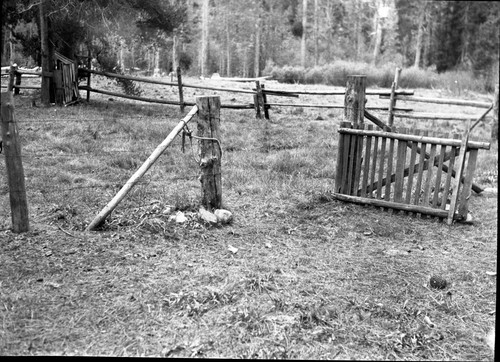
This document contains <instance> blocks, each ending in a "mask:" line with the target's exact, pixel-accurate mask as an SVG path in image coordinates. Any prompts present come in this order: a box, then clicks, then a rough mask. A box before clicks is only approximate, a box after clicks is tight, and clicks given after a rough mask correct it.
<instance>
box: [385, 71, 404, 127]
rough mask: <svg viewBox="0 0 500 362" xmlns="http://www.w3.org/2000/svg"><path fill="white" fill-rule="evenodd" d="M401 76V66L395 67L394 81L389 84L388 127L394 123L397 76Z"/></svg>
mask: <svg viewBox="0 0 500 362" xmlns="http://www.w3.org/2000/svg"><path fill="white" fill-rule="evenodd" d="M400 76H401V68H396V74H395V75H394V82H392V86H391V97H390V101H389V118H388V122H387V123H388V124H389V127H392V125H393V124H394V107H396V93H395V91H396V89H397V88H398V86H399V77H400Z"/></svg>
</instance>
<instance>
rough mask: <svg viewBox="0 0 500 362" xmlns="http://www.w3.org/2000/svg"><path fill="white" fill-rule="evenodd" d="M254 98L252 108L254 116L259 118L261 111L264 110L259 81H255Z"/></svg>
mask: <svg viewBox="0 0 500 362" xmlns="http://www.w3.org/2000/svg"><path fill="white" fill-rule="evenodd" d="M253 99H254V108H255V118H258V119H261V118H262V112H263V111H264V96H263V94H262V88H261V86H260V81H258V80H256V81H255V94H254V96H253Z"/></svg>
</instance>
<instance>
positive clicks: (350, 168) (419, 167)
mask: <svg viewBox="0 0 500 362" xmlns="http://www.w3.org/2000/svg"><path fill="white" fill-rule="evenodd" d="M59 61H60V69H61V74H60V75H61V77H60V78H59V79H61V78H62V80H63V84H62V87H61V84H60V83H59V85H60V87H59V88H58V89H60V90H61V92H60V93H59V99H62V100H63V103H65V104H66V105H69V104H72V103H75V102H76V101H79V100H80V99H81V98H80V95H79V93H78V91H79V90H83V91H87V100H90V92H97V93H102V94H106V95H112V96H116V97H122V98H128V99H134V100H139V101H145V102H153V103H160V104H170V105H179V106H180V107H181V109H184V107H186V106H193V107H198V105H197V102H198V100H197V101H196V102H190V101H185V100H184V99H183V88H187V87H192V88H196V89H207V90H215V91H226V92H238V93H246V94H251V95H252V96H253V100H254V103H248V104H220V102H219V104H218V107H219V108H233V109H252V108H253V109H254V110H255V112H256V113H255V114H256V117H258V118H262V115H263V116H264V118H266V119H269V109H270V108H271V107H277V106H284V107H319V108H339V109H343V110H344V120H348V121H349V124H350V126H349V125H348V124H343V125H342V127H341V129H340V130H339V132H340V134H341V136H340V139H341V141H340V144H339V155H338V163H337V165H338V169H337V175H336V176H337V179H336V185H335V188H336V189H335V191H336V192H335V194H336V196H337V197H338V198H339V199H341V200H344V201H354V202H358V201H359V202H361V203H364V204H373V205H377V206H382V207H387V208H395V209H399V210H405V211H411V212H415V213H420V214H422V213H423V214H429V215H434V216H439V217H444V215H445V213H446V215H447V217H448V222H450V218H451V220H453V219H460V218H463V217H464V213H465V212H466V211H467V202H466V201H457V200H459V199H458V191H459V188H460V182H458V183H457V184H456V185H455V186H454V189H453V190H454V192H453V193H452V194H451V195H452V198H451V199H446V200H445V199H444V196H443V195H441V196H439V192H438V191H436V190H438V189H439V190H441V189H443V188H444V189H445V188H446V185H447V184H446V183H448V184H450V183H451V178H455V179H458V180H460V181H462V183H463V184H464V186H463V188H462V194H463V195H464V196H462V199H463V200H467V199H468V197H466V193H467V191H468V190H469V189H470V188H472V190H474V191H475V192H478V193H479V192H481V191H482V189H481V188H480V187H479V186H477V185H474V183H473V182H472V179H473V173H474V167H475V158H476V157H477V149H479V148H484V149H489V144H488V145H487V146H486V145H485V144H483V145H482V146H481V147H475V143H473V142H472V143H471V142H470V141H469V140H468V135H469V133H470V131H471V129H472V128H473V127H470V121H471V118H472V117H470V116H469V117H462V118H460V119H461V120H468V121H469V125H468V126H467V129H466V132H465V136H464V139H462V141H461V143H460V144H457V142H460V141H458V140H456V139H444V140H442V142H435V140H433V138H435V137H430V138H432V139H428V138H427V137H428V136H426V135H425V134H424V135H422V136H421V135H419V134H418V133H415V134H413V135H411V134H409V135H405V133H403V132H406V131H405V130H402V131H403V132H400V133H396V128H395V127H394V126H393V121H394V117H398V116H400V117H406V118H409V117H408V116H409V115H410V114H411V113H410V112H412V109H409V108H404V107H396V101H398V100H401V101H415V102H429V101H430V102H435V103H445V102H446V100H442V99H428V98H427V99H422V98H418V97H411V96H412V95H413V94H414V91H413V90H401V89H398V88H397V80H398V77H399V70H397V71H396V76H395V81H394V82H393V85H392V87H391V89H390V90H389V91H387V90H367V89H366V87H365V86H364V84H363V81H361V82H360V81H359V80H362V79H363V76H350V77H348V84H347V88H346V90H345V91H343V92H342V91H326V92H321V91H319V92H306V91H296V92H285V91H281V90H277V89H266V88H265V86H264V84H261V83H260V80H256V81H255V88H252V89H236V88H224V87H212V86H203V85H201V86H200V85H193V84H185V83H183V82H182V75H181V72H180V68H178V69H177V80H178V82H177V83H174V82H163V81H159V80H154V79H150V78H141V77H131V76H125V75H121V74H115V73H108V72H100V71H96V70H91V69H87V68H82V67H81V68H78V69H77V72H75V68H73V65H71V64H69V63H70V62H67V59H64V58H59ZM73 64H74V63H73ZM65 65H69V67H67V68H66V70H64V69H65V68H64V67H65ZM19 74H21V75H34V76H40V75H41V74H42V73H41V72H36V71H30V72H25V71H19V69H13V67H11V68H10V69H9V86H8V90H12V91H13V95H15V94H16V91H18V90H19V89H23V88H28V87H25V86H22V85H21V82H20V81H18V79H20V77H19ZM91 74H96V75H102V76H106V77H110V78H122V79H129V80H132V81H137V82H147V83H152V84H158V85H167V86H176V87H178V89H179V101H173V100H163V99H154V98H144V97H136V96H130V95H124V94H120V93H116V92H109V91H106V90H99V89H95V88H92V87H91V80H90V77H91ZM56 77H57V76H56ZM82 77H86V78H87V85H86V86H78V84H77V82H78V80H79V79H81V78H82ZM350 83H351V84H350ZM65 84H69V86H68V87H66V86H65ZM353 84H357V85H355V86H354V87H353V86H352V85H353ZM301 94H304V95H306V94H307V95H318V96H324V95H328V96H329V95H343V96H344V104H304V103H299V104H297V103H273V102H269V101H268V99H267V98H268V97H269V96H279V97H293V98H298V97H299V96H300V95H301ZM11 95H12V93H11ZM366 95H378V96H379V97H381V98H387V99H389V100H390V102H389V103H390V104H389V106H388V107H370V106H366V105H365V96H366ZM4 103H5V102H4V97H3V95H2V129H3V132H2V133H3V135H4V136H3V137H4V140H5V139H6V135H11V134H17V131H9V130H8V127H11V123H12V124H13V123H14V122H13V121H12V120H6V119H7V118H8V117H9V116H8V115H7V113H4V107H3V105H4ZM451 104H455V105H463V106H472V107H480V108H488V111H489V110H491V108H492V107H495V111H494V117H496V118H495V122H496V123H497V122H498V86H497V88H496V94H495V105H494V106H493V105H492V104H489V103H486V102H472V101H456V100H455V101H454V102H452V103H451ZM11 108H12V111H13V107H11ZM193 109H194V108H193ZM193 109H192V110H191V111H193ZM196 109H197V110H198V109H199V108H196ZM371 110H383V111H388V112H389V117H388V124H386V123H384V122H383V121H381V120H380V119H378V118H377V117H376V116H374V115H373V114H371V113H370V111H371ZM488 111H487V112H486V113H488ZM400 112H404V113H400ZM190 113H192V112H190ZM486 113H484V114H483V115H482V116H481V117H479V118H478V119H477V121H476V123H475V124H474V126H475V125H476V124H477V123H478V122H480V121H481V120H483V119H484V117H485V116H486ZM4 114H5V116H4ZM414 116H415V117H418V115H414ZM440 117H441V116H440V115H437V116H436V117H435V119H443V118H440ZM451 117H452V119H458V118H459V117H454V116H451ZM365 118H366V119H368V120H370V121H372V122H373V123H374V124H375V125H376V126H377V127H379V128H381V129H382V130H383V132H382V133H380V132H379V133H377V131H373V130H370V129H367V130H365V129H364V128H359V127H358V125H359V124H362V123H363V122H364V119H365ZM426 118H429V117H428V115H426ZM444 119H449V118H444ZM185 123H187V122H185ZM5 124H8V126H6V125H5ZM385 131H390V132H391V134H390V135H388V134H386V133H387V132H385ZM374 132H375V133H374ZM178 133H179V132H177V133H175V135H177V134H178ZM175 135H174V136H173V137H175ZM410 136H411V137H410ZM492 136H493V132H492ZM7 137H8V136H7ZM412 137H417V138H412ZM419 137H420V138H419ZM365 138H366V143H364V139H365ZM368 139H369V140H368ZM217 141H218V143H219V146H220V140H217ZM395 141H397V150H398V152H396V153H395V154H394V148H393V147H394V142H395ZM7 142H8V143H9V145H12V144H13V143H15V141H14V140H12V139H9V140H8V141H7ZM211 142H212V143H213V140H212V141H211ZM387 143H389V149H388V150H387V152H386V151H385V149H384V148H383V146H382V145H385V144H387ZM363 144H365V147H366V145H368V144H370V147H371V145H372V144H373V145H379V144H380V147H382V148H380V149H379V148H378V146H377V148H376V150H375V148H374V150H373V151H371V148H370V147H368V149H366V148H363ZM427 144H431V145H432V146H431V150H430V153H428V152H427V151H426V145H427ZM403 146H404V147H403ZM438 146H439V147H440V151H439V153H438V156H436V148H437V147H438ZM12 147H13V148H12ZM15 147H16V146H11V147H7V150H6V160H7V159H8V158H10V157H9V155H8V153H9V152H12V151H9V148H10V150H12V149H15ZM159 147H160V146H159ZM446 147H451V150H450V151H449V152H446ZM406 148H411V150H412V151H411V152H410V156H409V157H410V159H409V160H406V159H405V157H406V156H407V154H406ZM403 149H404V150H405V153H403ZM414 149H415V152H416V153H418V154H419V155H420V157H421V158H422V157H423V161H422V162H419V163H418V164H416V163H414V162H415V161H414V160H413V161H412V157H413V156H412V155H414ZM363 150H364V151H363ZM400 150H401V152H399V151H400ZM418 150H420V151H421V152H419V151H418ZM363 152H364V153H363ZM384 153H387V155H384V156H383V157H382V156H381V157H380V158H378V155H379V154H384ZM11 154H12V153H11ZM212 154H215V152H212ZM363 155H364V156H363ZM394 155H395V156H394ZM398 155H401V157H399V158H398V157H397V156H398ZM402 155H404V156H405V157H403V156H402ZM415 155H416V154H415ZM415 155H414V157H416V156H415ZM393 156H394V157H395V158H394V159H393V158H392V157H393ZM456 157H458V158H459V160H458V161H457V162H455V158H456ZM15 159H17V158H15ZM19 159H20V157H19ZM215 159H217V157H215ZM385 159H387V162H386V165H387V166H384V163H383V162H385V161H382V160H385ZM466 159H468V163H467V164H468V166H467V168H466V169H464V167H463V165H464V163H465V160H466ZM363 160H365V163H364V164H363ZM389 160H390V161H389ZM407 161H408V163H407ZM446 161H448V164H447V165H446V164H445V162H446ZM377 162H378V163H379V164H381V165H380V166H379V169H378V170H377V171H375V169H374V167H375V165H376V164H377ZM6 163H8V162H7V161H6ZM436 163H437V165H436ZM455 163H456V165H455V166H457V165H458V167H457V170H454V169H453V166H454V164H455ZM370 164H371V165H372V166H370ZM406 164H408V167H405V165H406ZM339 165H340V166H339ZM389 165H391V166H390V167H389ZM393 165H396V166H395V170H396V171H395V173H392V168H393ZM433 166H436V167H437V168H438V171H437V172H436V176H437V175H439V182H440V181H441V178H442V176H441V175H442V172H443V171H444V172H447V177H446V178H444V182H445V184H444V186H442V185H441V183H439V185H438V181H437V180H436V179H432V177H433ZM384 167H385V169H384ZM13 169H16V170H17V171H15V173H16V175H15V176H14V178H13V179H16V180H18V179H19V180H20V179H22V178H23V176H22V175H20V174H19V171H20V170H21V171H22V164H21V165H20V167H15V166H13V165H10V164H7V171H8V173H11V170H13ZM446 169H448V171H447V170H446ZM365 170H366V172H365ZM369 170H373V172H372V173H371V174H370V173H369ZM415 170H416V171H415ZM450 170H451V171H450ZM146 171H147V168H146ZM424 171H427V175H426V178H425V182H423V181H422V180H423V179H424V176H423V174H424ZM381 172H382V175H383V172H387V173H386V174H385V178H384V177H382V178H376V176H375V173H377V175H378V176H381ZM411 173H413V175H414V176H415V175H416V176H415V177H416V178H417V180H416V182H415V185H419V184H422V183H424V188H423V193H424V197H423V199H421V198H418V200H417V196H416V192H418V193H419V195H420V194H421V193H422V190H420V191H418V190H414V191H413V187H412V182H413V181H408V183H409V185H408V186H407V189H406V194H405V198H404V199H403V198H402V197H403V196H402V192H403V189H402V186H401V182H402V181H401V180H403V179H404V178H405V177H407V178H408V180H410V179H412V177H410V174H411ZM463 173H465V176H464V177H463V176H462V174H463ZM9 177H10V176H9ZM365 179H366V182H367V184H364V182H365ZM431 179H432V180H431ZM9 180H10V178H9ZM360 180H362V181H361V188H359V182H360ZM369 181H370V182H369ZM9 182H10V181H9ZM12 182H14V183H13V184H18V183H16V181H12ZM368 182H369V183H368ZM393 183H394V184H395V188H394V190H393V191H391V184H393ZM127 184H129V183H127ZM469 184H470V186H469ZM219 185H220V183H219ZM132 186H133V183H132ZM354 186H356V187H354ZM382 187H385V193H382V192H379V189H380V191H381V190H382ZM455 188H456V190H455ZM374 190H376V193H375V194H374ZM19 191H20V190H18V189H16V193H20V192H19ZM412 191H413V196H411V195H412ZM213 192H215V191H213ZM436 192H438V193H436ZM215 193H217V192H215ZM391 194H392V195H393V199H391ZM24 198H25V196H24ZM356 198H361V199H362V200H357V199H356ZM426 198H431V199H432V201H430V206H429V205H428V204H427V202H426V201H425V202H424V201H422V200H425V199H426ZM412 199H413V200H414V201H413V206H411V205H410V204H409V203H408V202H406V200H410V201H411V200H412ZM462 199H460V200H462ZM367 200H368V201H367ZM375 200H377V201H375ZM391 200H392V201H391ZM454 200H455V201H454ZM386 202H389V204H386ZM422 202H424V204H422ZM457 202H459V206H458V209H459V213H458V215H455V208H456V206H455V204H456V203H457ZM14 203H17V205H18V206H19V205H21V206H22V204H23V203H25V202H24V201H23V200H22V197H21V199H20V201H19V202H14ZM448 203H450V210H446V206H445V205H446V204H448ZM401 205H404V206H401ZM408 205H410V206H408ZM443 205H444V206H443ZM428 206H429V207H428ZM443 207H445V209H442V208H443ZM24 208H25V207H24V206H22V207H21V208H20V209H21V210H23V209H24ZM26 209H27V207H26ZM437 209H439V210H438V211H436V210H437ZM430 210H433V211H430ZM443 210H444V211H443ZM12 213H13V215H14V214H15V213H16V214H19V212H17V211H15V210H14V208H12ZM101 221H102V220H101ZM99 222H100V221H95V222H94V224H95V225H93V227H95V226H96V225H97V224H99ZM23 225H24V227H23ZM26 225H28V222H27V221H22V222H18V223H17V226H15V227H14V230H17V231H25V230H23V229H25V227H26Z"/></svg>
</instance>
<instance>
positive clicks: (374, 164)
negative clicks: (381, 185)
mask: <svg viewBox="0 0 500 362" xmlns="http://www.w3.org/2000/svg"><path fill="white" fill-rule="evenodd" d="M378 140H379V137H375V142H374V144H373V162H372V171H371V174H370V186H369V188H368V197H369V198H372V197H373V196H374V195H373V189H374V186H373V183H374V182H375V171H376V169H377V156H378Z"/></svg>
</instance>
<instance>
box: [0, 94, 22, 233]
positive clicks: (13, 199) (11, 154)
mask: <svg viewBox="0 0 500 362" xmlns="http://www.w3.org/2000/svg"><path fill="white" fill-rule="evenodd" d="M1 101H2V105H1V128H2V141H3V149H4V152H5V166H6V169H7V182H8V185H9V194H10V210H11V215H12V231H14V232H15V233H22V232H25V231H29V217H28V201H27V198H26V188H25V185H24V169H23V162H22V158H21V145H20V143H19V141H18V131H17V126H16V123H15V120H14V98H13V95H12V92H6V93H2V95H1Z"/></svg>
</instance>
